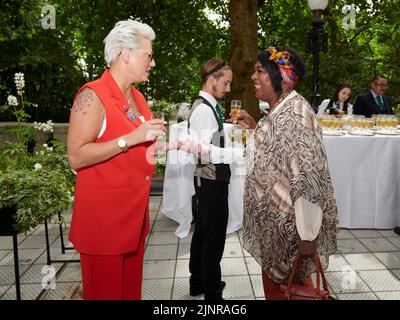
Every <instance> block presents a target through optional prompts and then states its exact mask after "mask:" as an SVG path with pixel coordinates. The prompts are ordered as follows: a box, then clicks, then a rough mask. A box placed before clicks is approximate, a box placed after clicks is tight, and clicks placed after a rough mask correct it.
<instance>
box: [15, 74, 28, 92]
mask: <svg viewBox="0 0 400 320" xmlns="http://www.w3.org/2000/svg"><path fill="white" fill-rule="evenodd" d="M14 81H15V86H16V87H17V91H20V92H23V90H22V89H24V88H25V80H24V74H23V73H22V72H18V73H16V74H15V76H14Z"/></svg>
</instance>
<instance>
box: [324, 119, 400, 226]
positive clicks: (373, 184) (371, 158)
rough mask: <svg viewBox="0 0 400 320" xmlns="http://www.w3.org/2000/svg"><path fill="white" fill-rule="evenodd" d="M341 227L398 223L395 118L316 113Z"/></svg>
mask: <svg viewBox="0 0 400 320" xmlns="http://www.w3.org/2000/svg"><path fill="white" fill-rule="evenodd" d="M318 121H319V122H320V124H321V127H322V131H323V133H324V137H323V139H324V143H325V149H326V152H327V156H328V165H329V170H330V173H331V178H332V182H333V187H334V190H335V196H336V203H337V207H338V214H339V222H340V226H341V227H343V228H365V229H370V228H371V229H391V228H393V227H395V226H398V225H400V131H399V129H398V122H397V119H396V117H394V116H391V115H379V116H378V115H377V116H373V117H372V118H370V119H368V118H364V117H362V116H347V117H342V118H335V117H327V116H325V117H324V116H322V117H318Z"/></svg>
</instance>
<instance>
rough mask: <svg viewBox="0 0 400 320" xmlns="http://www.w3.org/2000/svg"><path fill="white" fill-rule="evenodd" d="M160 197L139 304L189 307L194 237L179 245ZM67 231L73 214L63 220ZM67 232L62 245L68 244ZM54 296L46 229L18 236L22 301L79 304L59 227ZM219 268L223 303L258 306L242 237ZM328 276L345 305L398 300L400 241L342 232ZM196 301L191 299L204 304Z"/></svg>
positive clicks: (9, 292)
mask: <svg viewBox="0 0 400 320" xmlns="http://www.w3.org/2000/svg"><path fill="white" fill-rule="evenodd" d="M161 200H162V197H160V196H152V197H151V199H150V211H151V214H150V219H151V233H150V234H149V237H148V238H147V240H146V251H145V257H144V273H143V299H144V300H153V299H157V300H186V299H193V298H192V297H190V296H189V292H188V291H189V248H190V239H191V235H192V233H190V234H189V236H188V237H187V238H184V239H179V238H177V237H176V236H175V234H174V231H175V229H176V228H177V226H178V225H177V223H176V222H175V221H172V220H169V219H168V218H166V217H165V216H164V215H163V214H162V213H161V212H160V207H161ZM64 217H65V220H66V221H67V226H68V223H69V221H70V218H71V215H70V214H66V215H64ZM67 232H68V228H67V229H66V231H65V234H64V239H65V241H66V245H67V246H69V245H70V244H69V243H68V241H67V236H66V234H67ZM49 236H50V243H51V258H52V260H66V262H57V263H53V264H52V266H53V267H54V272H55V274H56V283H55V289H48V290H43V288H42V280H43V278H44V277H48V276H49V275H50V273H51V272H52V269H48V267H47V266H46V250H45V236H44V226H43V225H42V226H39V227H37V228H36V229H35V230H32V231H31V232H29V233H28V234H26V235H24V234H23V235H19V236H18V243H19V245H18V248H19V262H20V276H21V294H22V299H24V300H27V299H28V300H33V299H45V300H54V299H57V300H64V299H81V272H80V265H79V263H72V262H67V261H68V260H71V259H79V255H78V254H77V253H76V251H74V250H68V251H66V253H65V254H62V253H61V239H60V235H59V228H58V225H57V224H56V223H52V224H49ZM221 265H222V278H223V280H224V281H225V282H226V284H227V285H226V288H225V291H224V298H225V299H238V300H255V299H257V300H258V299H260V300H262V299H263V289H262V281H261V269H260V267H259V265H258V264H257V262H256V261H255V260H254V259H253V258H252V257H251V256H250V255H249V253H247V252H246V251H245V250H244V249H243V248H242V232H241V230H239V231H238V232H235V233H233V234H229V235H227V238H226V245H225V251H224V255H223V259H222V262H221ZM326 277H327V280H328V282H329V284H330V287H331V290H332V293H333V296H334V297H336V298H337V299H341V300H342V299H343V300H377V299H384V300H400V236H398V235H396V234H395V233H394V232H393V231H392V230H346V229H341V230H340V233H339V235H338V252H337V254H335V255H333V256H332V257H331V259H330V265H329V269H328V270H327V271H326ZM15 298H16V296H15V278H14V260H13V251H12V237H0V300H14V299H15ZM202 298H203V297H202V296H200V297H198V298H196V299H202Z"/></svg>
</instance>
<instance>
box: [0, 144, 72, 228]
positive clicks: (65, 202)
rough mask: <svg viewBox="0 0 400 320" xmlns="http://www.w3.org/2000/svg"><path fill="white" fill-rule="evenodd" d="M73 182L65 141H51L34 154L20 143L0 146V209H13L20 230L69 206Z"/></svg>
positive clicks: (36, 223)
mask: <svg viewBox="0 0 400 320" xmlns="http://www.w3.org/2000/svg"><path fill="white" fill-rule="evenodd" d="M74 185H75V175H74V174H73V172H72V171H71V169H70V168H69V166H68V162H67V156H66V146H65V144H63V143H61V142H56V141H53V147H49V146H45V147H44V148H43V149H42V150H40V151H38V152H36V153H35V154H33V155H31V154H29V153H27V151H26V146H25V145H24V144H21V143H11V142H8V143H7V144H6V145H5V146H4V147H2V148H0V209H1V208H3V207H7V208H16V217H15V221H16V230H18V231H19V232H23V231H28V230H29V229H30V228H33V227H35V226H37V225H38V224H40V223H43V222H44V219H50V218H51V217H52V216H53V215H54V214H56V213H58V212H64V211H65V210H67V209H69V208H70V207H71V203H72V202H71V201H72V199H71V191H73V188H74Z"/></svg>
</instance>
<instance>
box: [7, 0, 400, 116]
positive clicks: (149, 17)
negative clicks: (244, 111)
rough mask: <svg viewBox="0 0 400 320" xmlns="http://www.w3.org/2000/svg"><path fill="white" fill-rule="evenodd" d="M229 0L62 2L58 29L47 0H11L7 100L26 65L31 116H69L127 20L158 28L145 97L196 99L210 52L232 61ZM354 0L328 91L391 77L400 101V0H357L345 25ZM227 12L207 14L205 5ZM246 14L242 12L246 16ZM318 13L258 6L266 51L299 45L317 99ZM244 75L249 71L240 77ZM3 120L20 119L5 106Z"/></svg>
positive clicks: (328, 60) (336, 9)
mask: <svg viewBox="0 0 400 320" xmlns="http://www.w3.org/2000/svg"><path fill="white" fill-rule="evenodd" d="M260 2H262V1H260ZM228 3H229V1H228V0H217V1H211V0H188V1H179V0H162V1H161V0H154V1H153V0H152V1H128V0H121V1H114V2H113V1H106V0H97V1H92V0H53V1H51V3H50V4H52V5H54V6H55V8H56V18H57V20H56V29H48V30H45V29H43V28H42V26H41V8H42V6H43V5H44V4H46V2H45V1H37V0H13V1H3V2H2V10H1V11H0V19H1V21H2V23H1V24H0V105H1V104H3V102H4V101H5V100H6V97H7V95H8V94H10V91H9V85H8V84H9V83H10V82H12V81H13V77H14V73H15V72H19V71H21V72H23V73H24V74H25V78H26V80H27V82H28V84H27V90H29V92H30V98H31V100H32V101H35V102H36V103H37V104H38V105H39V107H38V108H30V109H27V110H26V113H27V114H28V115H29V116H31V118H30V121H45V120H47V119H49V118H51V119H52V120H53V121H54V122H68V116H69V109H70V106H71V104H72V101H73V98H74V95H75V94H76V92H77V90H78V88H79V87H80V86H81V85H82V84H83V83H85V82H86V81H90V80H93V79H95V78H97V77H99V76H100V75H101V73H102V71H103V70H104V68H105V62H104V58H103V50H104V48H103V46H104V44H103V39H104V38H105V36H106V35H107V34H108V32H109V31H110V30H111V29H112V27H113V26H114V24H115V23H116V22H117V21H119V20H124V19H127V18H129V17H132V18H133V19H138V20H141V21H142V22H145V23H148V24H149V25H150V26H151V27H153V29H154V30H155V32H156V40H155V42H154V48H153V49H154V52H155V54H156V59H155V61H156V64H157V66H156V68H155V69H154V72H153V74H152V76H151V77H150V79H149V81H148V82H146V83H143V84H141V85H140V86H139V89H140V90H141V91H142V92H143V93H144V94H145V96H146V97H148V98H149V97H151V98H153V99H156V100H166V101H174V102H178V101H190V102H192V101H193V100H194V99H195V98H196V95H197V93H198V90H199V89H200V85H201V84H200V78H199V74H198V73H199V69H200V66H201V65H202V64H203V63H204V61H206V60H207V59H209V58H210V57H213V56H216V57H221V58H224V59H226V60H229V27H227V25H229V19H228V7H229V6H228ZM347 4H350V3H349V1H348V0H336V1H330V2H329V5H328V8H327V10H326V12H325V16H324V17H323V20H324V21H326V23H325V25H324V30H325V31H326V32H328V34H329V51H328V52H327V53H326V54H325V53H321V57H320V60H321V64H320V78H321V79H320V91H321V96H322V98H326V97H330V96H331V95H332V93H333V91H334V89H335V87H336V85H337V84H338V83H339V82H343V81H346V82H349V83H351V84H352V85H353V87H354V88H353V100H352V101H351V102H354V98H355V96H356V95H357V94H358V93H359V92H361V91H364V90H367V89H368V88H369V84H370V79H371V77H372V75H373V74H375V73H383V74H386V75H387V76H388V77H389V84H390V87H389V91H388V94H389V95H391V96H392V98H393V101H394V104H395V105H396V104H398V103H400V64H399V63H398V61H399V57H400V46H398V45H396V44H398V43H399V42H400V32H399V28H398V26H399V25H400V16H399V15H398V12H399V11H400V2H399V1H397V0H385V1H368V0H359V1H356V6H357V8H358V12H357V14H356V28H355V29H350V30H346V29H344V28H342V20H343V18H344V17H345V14H344V13H342V8H343V6H344V5H347ZM207 8H208V9H211V10H213V11H214V12H216V13H218V14H219V15H220V16H219V18H218V19H217V20H215V21H210V20H209V19H208V18H207V14H206V9H207ZM238 14H240V13H238ZM311 16H312V13H311V11H310V9H309V8H308V6H307V1H297V0H274V1H265V2H264V5H263V6H261V7H260V9H259V12H258V19H259V21H258V22H259V50H264V49H265V48H266V47H267V46H269V45H283V46H290V47H292V48H294V49H296V50H298V51H299V52H300V54H301V55H302V56H303V58H304V59H305V61H306V63H307V66H308V70H309V73H308V77H307V78H306V80H305V81H304V82H303V83H301V84H300V85H299V87H298V91H299V92H301V93H302V94H303V95H304V96H305V97H307V98H310V97H311V88H312V85H311V74H312V55H311V53H309V52H306V50H305V42H306V41H305V40H306V39H305V38H306V36H305V35H306V33H307V32H308V31H310V30H311ZM240 77H243V75H241V74H237V75H235V78H236V79H237V78H239V79H240ZM1 117H2V119H3V120H11V119H12V116H11V115H10V116H7V115H6V114H4V113H2V114H1Z"/></svg>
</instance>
